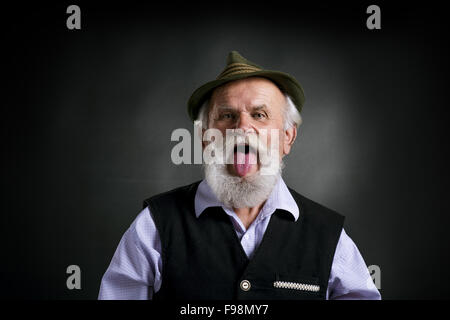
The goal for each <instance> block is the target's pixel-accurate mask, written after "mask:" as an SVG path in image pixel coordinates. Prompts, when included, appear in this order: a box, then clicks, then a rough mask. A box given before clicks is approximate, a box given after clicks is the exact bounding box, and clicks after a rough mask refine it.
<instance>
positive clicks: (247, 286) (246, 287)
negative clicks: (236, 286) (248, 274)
mask: <svg viewBox="0 0 450 320" xmlns="http://www.w3.org/2000/svg"><path fill="white" fill-rule="evenodd" d="M240 286H241V289H242V291H248V290H250V288H251V287H252V285H251V284H250V281H248V280H242V281H241V285H240Z"/></svg>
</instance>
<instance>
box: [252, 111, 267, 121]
mask: <svg viewBox="0 0 450 320" xmlns="http://www.w3.org/2000/svg"><path fill="white" fill-rule="evenodd" d="M266 117H267V116H266V114H265V113H264V112H255V113H253V118H255V119H258V120H260V119H264V118H266Z"/></svg>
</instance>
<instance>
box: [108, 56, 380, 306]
mask: <svg viewBox="0 0 450 320" xmlns="http://www.w3.org/2000/svg"><path fill="white" fill-rule="evenodd" d="M303 103H304V95H303V90H302V88H301V86H300V84H299V83H298V82H297V81H296V80H295V79H294V78H293V77H292V76H290V75H288V74H286V73H283V72H279V71H270V70H265V69H263V68H261V67H260V66H258V65H256V64H254V63H252V62H250V61H248V60H247V59H245V58H243V57H242V56H241V55H239V53H237V52H235V51H233V52H231V53H230V54H229V56H228V59H227V66H226V68H225V70H224V71H223V72H222V73H221V74H220V75H219V76H218V78H217V79H215V80H213V81H210V82H208V83H206V84H205V85H203V86H201V87H200V88H199V89H197V90H196V91H195V92H194V93H193V94H192V96H191V98H190V100H189V103H188V111H189V115H190V117H191V119H192V120H197V121H198V123H199V124H201V125H202V128H203V133H204V134H205V136H207V133H208V130H213V132H214V133H215V134H217V133H221V134H222V135H223V136H224V139H223V140H222V139H218V138H217V136H216V138H215V139H203V140H204V143H203V148H204V150H206V149H207V148H209V147H210V148H211V150H214V151H215V152H212V154H214V155H215V157H216V160H217V159H219V160H220V159H222V160H225V161H210V162H207V161H205V162H206V164H205V165H204V169H205V179H204V180H202V181H199V182H196V183H193V184H191V185H188V186H184V187H181V188H177V189H175V190H172V191H169V192H166V193H163V194H159V195H156V196H153V197H150V198H148V199H147V200H145V201H144V209H143V211H142V212H141V213H140V214H139V215H138V217H137V218H136V220H135V221H134V222H133V224H132V225H131V226H130V228H129V229H128V230H127V231H126V233H125V234H124V236H123V238H122V240H121V241H120V244H119V246H118V248H117V250H116V252H115V254H114V257H113V259H112V261H111V264H110V266H109V268H108V270H107V271H106V273H105V275H104V276H103V279H102V283H101V288H100V294H99V299H155V300H157V299H215V300H218V299H220V300H224V299H226V300H228V299H273V300H275V299H289V300H292V299H380V294H379V292H378V290H377V289H376V287H375V286H374V284H373V282H372V280H371V277H370V275H369V272H368V270H367V267H366V265H365V262H364V260H363V258H362V257H361V255H360V253H359V251H358V249H357V247H356V246H355V244H354V243H353V241H352V240H351V239H350V238H349V236H348V235H347V234H346V233H345V231H344V229H343V221H344V217H343V216H341V215H340V214H338V213H336V212H334V211H332V210H330V209H328V208H325V207H324V206H322V205H320V204H318V203H316V202H313V201H312V200H309V199H307V198H306V197H304V196H302V195H300V194H299V193H297V192H296V191H294V190H292V189H290V188H289V187H287V186H286V184H285V183H284V181H283V179H282V177H281V171H282V168H283V157H284V156H286V155H287V154H289V152H290V150H291V148H292V145H293V143H294V141H295V139H296V136H297V127H298V126H299V125H300V123H301V117H300V112H301V109H302V106H303ZM222 142H223V143H222ZM269 149H270V151H271V152H268V150H269ZM220 155H222V158H221V157H220ZM267 168H271V170H265V169H267Z"/></svg>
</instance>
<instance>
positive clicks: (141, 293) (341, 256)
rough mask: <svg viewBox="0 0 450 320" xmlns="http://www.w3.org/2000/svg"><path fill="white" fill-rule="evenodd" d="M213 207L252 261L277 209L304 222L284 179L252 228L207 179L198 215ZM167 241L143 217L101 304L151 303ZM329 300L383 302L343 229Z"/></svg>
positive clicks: (114, 266)
mask: <svg viewBox="0 0 450 320" xmlns="http://www.w3.org/2000/svg"><path fill="white" fill-rule="evenodd" d="M212 206H221V207H222V208H223V210H225V212H226V213H227V214H228V215H229V217H230V220H231V222H232V223H233V226H234V229H235V230H236V233H237V235H238V237H239V239H240V241H241V245H242V248H243V249H244V251H245V253H246V254H247V256H248V257H249V258H251V257H252V255H253V253H254V252H255V250H256V248H257V247H258V246H259V244H260V243H261V240H262V238H263V235H264V232H265V231H266V228H267V225H268V224H269V220H270V216H271V215H272V214H273V213H274V212H275V210H276V209H284V210H286V211H288V212H290V213H291V214H292V215H293V216H294V218H295V220H297V219H298V216H299V209H298V206H297V203H296V202H295V200H294V199H293V197H292V195H291V193H290V192H289V190H288V188H287V186H286V184H285V183H284V181H283V179H282V178H280V179H279V181H278V183H277V184H276V186H275V187H274V189H273V190H272V192H271V194H270V196H269V198H268V199H267V201H266V203H265V204H264V206H263V208H262V209H261V211H260V213H259V214H258V216H257V217H256V219H255V221H253V223H252V224H251V225H250V226H249V227H248V229H246V228H245V227H244V225H243V224H242V222H241V220H240V219H239V217H238V216H237V215H236V213H235V212H234V211H233V210H232V209H230V208H227V207H225V206H224V205H223V204H222V203H220V202H219V201H218V200H217V198H216V196H215V195H214V194H213V192H212V190H211V188H210V187H209V185H208V184H207V183H206V181H205V180H203V181H202V182H201V183H200V184H199V186H198V189H197V193H196V195H195V214H196V216H197V217H199V216H200V215H201V214H202V212H203V211H204V210H205V209H206V208H208V207H212ZM162 272H163V270H162V260H161V240H160V238H159V235H158V230H157V229H156V226H155V223H154V221H153V218H152V216H151V212H150V211H149V208H148V207H147V208H145V209H144V210H142V211H141V213H139V215H138V216H137V218H136V219H135V220H134V222H133V223H132V224H131V226H130V227H129V229H128V230H127V231H126V232H125V234H124V235H123V237H122V239H121V241H120V243H119V245H118V247H117V249H116V252H115V253H114V256H113V258H112V260H111V264H110V265H109V267H108V269H107V270H106V273H105V274H104V275H103V278H102V283H101V286H100V293H99V296H98V298H99V299H101V300H116V299H119V300H130V299H131V300H145V299H151V298H152V296H153V293H154V292H157V291H158V290H159V289H160V287H161V281H162ZM326 297H327V299H330V300H331V299H367V300H379V299H381V295H380V293H379V291H378V290H377V288H376V287H375V285H374V283H373V281H372V279H371V277H370V274H369V271H368V269H367V266H366V264H365V262H364V259H363V258H362V256H361V254H360V253H359V251H358V248H357V247H356V245H355V243H354V242H353V241H352V240H351V239H350V238H349V236H348V235H347V234H346V233H345V231H344V229H342V232H341V235H340V238H339V242H338V244H337V247H336V252H335V255H334V259H333V264H332V267H331V273H330V278H329V281H328V289H327V295H326Z"/></svg>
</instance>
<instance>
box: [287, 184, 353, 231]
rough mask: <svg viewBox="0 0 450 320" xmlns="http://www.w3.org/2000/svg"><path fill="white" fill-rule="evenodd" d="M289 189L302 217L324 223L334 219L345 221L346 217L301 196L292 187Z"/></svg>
mask: <svg viewBox="0 0 450 320" xmlns="http://www.w3.org/2000/svg"><path fill="white" fill-rule="evenodd" d="M288 189H289V192H290V193H291V195H292V197H293V198H294V200H295V201H296V202H297V205H298V207H299V211H300V216H303V218H306V219H314V220H320V221H323V222H324V223H327V221H330V219H332V220H334V221H339V222H341V223H343V221H344V219H345V216H344V215H342V214H340V213H338V212H337V211H335V210H333V209H331V208H329V207H326V206H324V205H322V204H320V203H318V202H316V201H314V200H312V199H310V198H308V197H306V196H304V195H302V194H300V193H299V192H297V191H295V190H294V189H292V188H290V187H288Z"/></svg>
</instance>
